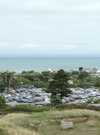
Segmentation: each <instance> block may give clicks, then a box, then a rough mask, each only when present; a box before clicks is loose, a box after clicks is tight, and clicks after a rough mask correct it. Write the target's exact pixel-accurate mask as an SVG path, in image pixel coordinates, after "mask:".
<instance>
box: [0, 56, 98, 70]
mask: <svg viewBox="0 0 100 135" xmlns="http://www.w3.org/2000/svg"><path fill="white" fill-rule="evenodd" d="M80 66H82V67H84V68H97V69H100V58H99V57H98V58H95V57H93V58H92V57H91V58H83V57H76V58H73V57H58V58H57V57H56V58H55V57H54V58H53V57H52V58H50V57H46V58H36V57H35V58H0V71H6V70H9V71H15V72H21V71H27V70H34V71H38V72H41V71H47V70H48V69H52V70H59V69H64V70H68V71H69V70H77V69H78V68H79V67H80Z"/></svg>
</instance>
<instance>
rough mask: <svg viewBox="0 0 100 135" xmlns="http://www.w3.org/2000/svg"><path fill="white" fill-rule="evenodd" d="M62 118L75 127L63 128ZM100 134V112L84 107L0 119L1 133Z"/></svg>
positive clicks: (25, 134)
mask: <svg viewBox="0 0 100 135" xmlns="http://www.w3.org/2000/svg"><path fill="white" fill-rule="evenodd" d="M62 119H66V120H71V121H73V123H74V128H73V129H70V130H62V129H61V126H60V122H61V120H62ZM66 133H67V135H75V134H77V135H100V112H97V111H91V110H82V109H72V110H62V111H58V110H51V111H44V112H38V113H30V114H27V113H26V114H25V113H11V114H7V115H5V116H3V117H1V119H0V135H66Z"/></svg>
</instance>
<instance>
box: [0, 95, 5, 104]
mask: <svg viewBox="0 0 100 135" xmlns="http://www.w3.org/2000/svg"><path fill="white" fill-rule="evenodd" d="M5 104H6V101H5V98H4V97H3V96H0V106H4V105H5Z"/></svg>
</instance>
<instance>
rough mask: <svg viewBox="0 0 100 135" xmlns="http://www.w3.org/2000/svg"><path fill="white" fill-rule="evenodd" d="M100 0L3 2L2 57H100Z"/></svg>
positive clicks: (0, 2)
mask: <svg viewBox="0 0 100 135" xmlns="http://www.w3.org/2000/svg"><path fill="white" fill-rule="evenodd" d="M99 36H100V0H0V57H35V56H36V57H38V56H40V57H42V56H46V57H47V56H100V37H99Z"/></svg>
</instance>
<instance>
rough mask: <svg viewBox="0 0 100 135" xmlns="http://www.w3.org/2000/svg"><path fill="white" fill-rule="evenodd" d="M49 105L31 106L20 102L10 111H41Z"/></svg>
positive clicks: (47, 108) (46, 109)
mask: <svg viewBox="0 0 100 135" xmlns="http://www.w3.org/2000/svg"><path fill="white" fill-rule="evenodd" d="M49 109H50V107H48V106H40V107H39V106H33V105H31V104H22V105H16V106H15V107H12V108H11V111H12V112H43V111H48V110H49Z"/></svg>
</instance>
